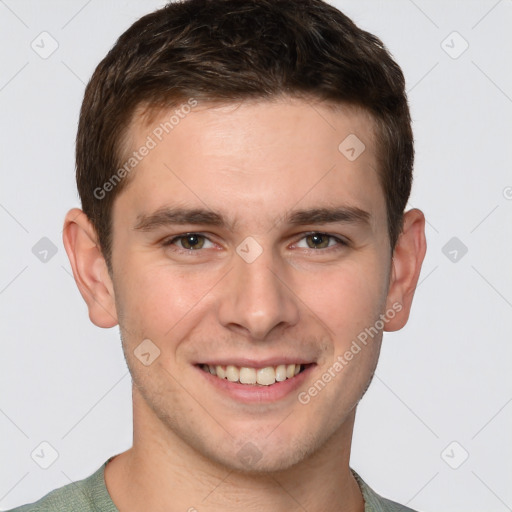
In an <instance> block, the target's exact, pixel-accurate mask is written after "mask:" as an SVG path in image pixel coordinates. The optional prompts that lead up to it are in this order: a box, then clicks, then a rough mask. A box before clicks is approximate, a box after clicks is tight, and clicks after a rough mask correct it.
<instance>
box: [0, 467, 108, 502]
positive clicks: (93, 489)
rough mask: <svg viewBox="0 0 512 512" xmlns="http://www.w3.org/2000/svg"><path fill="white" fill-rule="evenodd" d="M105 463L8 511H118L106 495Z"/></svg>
mask: <svg viewBox="0 0 512 512" xmlns="http://www.w3.org/2000/svg"><path fill="white" fill-rule="evenodd" d="M104 469H105V464H103V465H102V466H101V467H100V468H99V469H98V470H97V471H96V472H95V473H93V474H92V475H91V476H89V477H87V478H85V479H83V480H79V481H77V482H73V483H71V484H68V485H65V486H63V487H60V488H59V489H55V490H54V491H51V492H50V493H48V494H47V495H46V496H44V497H43V498H41V499H40V500H38V501H36V502H34V503H29V504H27V505H23V506H21V507H17V508H14V509H12V510H10V511H8V512H68V511H70V510H72V511H73V512H99V511H100V510H101V511H102V512H103V511H105V512H118V510H117V509H116V507H115V506H114V504H113V502H112V501H111V499H110V496H109V495H108V491H107V488H106V486H105V479H104Z"/></svg>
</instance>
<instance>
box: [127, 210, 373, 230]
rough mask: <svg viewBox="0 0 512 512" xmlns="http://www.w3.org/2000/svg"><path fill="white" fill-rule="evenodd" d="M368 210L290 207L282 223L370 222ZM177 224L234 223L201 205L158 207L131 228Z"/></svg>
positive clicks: (227, 226) (209, 224)
mask: <svg viewBox="0 0 512 512" xmlns="http://www.w3.org/2000/svg"><path fill="white" fill-rule="evenodd" d="M370 217H371V215H370V213H368V212H367V211H365V210H362V209H361V208H358V207H355V206H338V207H332V208H308V209H303V210H293V211H291V212H289V213H287V214H286V215H285V216H284V222H285V223H287V224H289V225H292V226H302V225H307V224H330V223H335V222H343V223H351V224H369V222H370ZM173 224H174V225H176V224H196V225H199V224H201V225H207V226H216V227H222V228H227V229H229V230H231V231H233V230H234V226H235V223H234V222H228V221H227V220H226V219H225V218H224V217H223V216H222V215H221V214H219V213H216V212H214V211H211V210H207V209H203V208H194V209H188V208H168V207H164V208H160V209H159V210H157V211H155V212H154V213H151V214H147V215H139V216H138V217H137V223H136V225H135V226H134V229H135V230H137V231H152V230H154V229H156V228H159V227H165V226H169V225H173Z"/></svg>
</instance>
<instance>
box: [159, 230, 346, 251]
mask: <svg viewBox="0 0 512 512" xmlns="http://www.w3.org/2000/svg"><path fill="white" fill-rule="evenodd" d="M191 235H196V236H200V237H203V238H205V239H206V240H208V241H209V242H211V243H214V242H212V241H211V240H210V239H209V238H208V236H206V235H204V234H202V233H196V232H194V231H191V232H189V233H183V234H182V235H177V236H174V237H172V238H169V239H167V240H164V241H163V242H162V246H164V247H170V246H173V245H175V244H174V242H176V241H178V240H182V239H184V238H186V237H188V236H191ZM312 235H320V236H326V237H328V238H329V239H330V240H335V241H336V242H337V243H336V245H334V246H328V247H325V248H319V249H313V248H304V249H305V250H306V251H308V252H309V251H310V252H315V253H318V252H327V251H329V252H330V251H331V250H339V249H340V248H343V247H347V246H348V245H349V243H348V241H346V240H343V239H342V238H339V237H337V236H334V235H330V234H329V233H324V232H323V231H310V232H308V233H304V234H303V235H302V237H301V238H300V239H299V240H298V241H297V242H295V244H297V243H298V242H300V241H302V240H304V239H305V238H307V237H308V236H312ZM173 250H175V251H177V252H181V253H186V254H192V253H200V252H202V250H201V249H196V250H194V249H184V248H181V247H177V248H176V249H173Z"/></svg>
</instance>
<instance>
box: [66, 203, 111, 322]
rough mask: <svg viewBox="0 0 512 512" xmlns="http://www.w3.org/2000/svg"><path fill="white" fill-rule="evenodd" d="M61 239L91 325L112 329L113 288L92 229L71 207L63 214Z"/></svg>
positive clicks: (78, 211) (84, 216)
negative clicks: (64, 215) (85, 304)
mask: <svg viewBox="0 0 512 512" xmlns="http://www.w3.org/2000/svg"><path fill="white" fill-rule="evenodd" d="M62 239H63V242H64V247H65V248H66V252H67V254H68V258H69V262H70V263H71V268H72V269H73V276H74V278H75V281H76V284H77V286H78V289H79V290H80V293H81V295H82V297H83V299H84V300H85V302H86V303H87V307H88V309H89V318H90V319H91V322H93V323H94V324H95V325H97V326H98V327H114V326H115V325H117V323H118V320H117V311H116V306H115V295H114V287H113V284H112V280H111V278H110V275H109V273H108V268H107V263H106V261H105V258H104V257H103V254H102V253H101V249H100V245H99V242H98V237H97V234H96V230H95V229H94V227H93V225H92V223H91V221H90V220H89V219H88V217H87V215H85V213H84V212H83V211H82V210H80V209H78V208H73V209H72V210H70V211H69V212H68V213H67V215H66V218H65V220H64V230H63V233H62Z"/></svg>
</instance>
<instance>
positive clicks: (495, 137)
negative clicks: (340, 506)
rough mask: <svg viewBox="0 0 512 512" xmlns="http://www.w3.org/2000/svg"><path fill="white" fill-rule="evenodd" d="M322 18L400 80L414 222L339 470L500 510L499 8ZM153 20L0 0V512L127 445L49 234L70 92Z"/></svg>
mask: <svg viewBox="0 0 512 512" xmlns="http://www.w3.org/2000/svg"><path fill="white" fill-rule="evenodd" d="M333 3H334V4H335V5H336V6H338V7H340V8H341V9H342V10H343V11H344V12H345V13H346V14H348V15H349V16H350V17H352V18H353V19H354V21H355V22H356V23H357V24H359V25H360V26H361V27H362V28H364V29H366V30H369V31H371V32H374V33H375V34H377V35H378V36H379V37H381V39H382V40H383V41H384V42H385V44H386V45H387V46H388V48H389V49H390V50H391V52H392V53H393V54H394V56H395V58H396V59H397V61H398V62H399V64H400V65H401V66H402V67H403V70H404V73H405V75H406V78H407V84H408V85H407V88H408V91H409V97H410V103H411V110H412V116H413V119H414V130H415V137H416V141H417V142H416V150H417V159H416V171H415V172H416V178H415V185H414V190H413V195H412V198H411V201H410V206H411V207H412V206H414V207H420V208H421V209H423V211H424V212H425V214H426V216H427V219H428V227H427V238H428V244H429V246H428V254H427V257H426V261H425V264H424V268H423V273H422V277H421V280H420V284H419V288H418V290H417V295H416V298H415V304H414V307H413V313H412V317H411V319H410V322H409V324H408V325H407V326H406V328H405V329H403V330H402V331H400V332H398V333H394V334H388V335H385V340H384V344H383V351H382V357H381V360H380V363H379V366H378V369H377V373H376V376H375V379H374V382H373V384H372V386H371V388H370V390H369V392H368V394H367V395H366V397H365V398H364V400H363V402H362V403H361V405H360V408H359V413H358V418H357V423H356V430H355V436H354V447H353V456H352V465H353V467H354V468H355V469H356V470H357V471H358V472H359V473H360V474H361V475H362V476H363V477H364V478H365V479H366V480H367V482H368V483H369V484H370V485H371V486H373V487H374V488H375V489H376V490H377V491H378V492H380V493H382V494H384V495H386V496H389V497H392V498H393V499H395V500H397V501H401V502H402V503H407V504H408V505H409V506H410V507H412V508H417V509H419V510H422V511H431V512H434V511H436V512H437V511H440V510H443V511H445V512H450V511H464V512H470V511H486V512H494V511H495V512H502V511H506V510H512V486H511V485H510V484H511V482H512V442H511V439H510V432H511V426H512V425H511V424H512V404H511V401H512V379H511V377H510V363H511V356H512V344H511V334H510V333H511V328H512V322H511V313H512V272H511V271H510V262H511V261H512V243H511V226H512V173H511V162H512V149H511V147H512V144H511V135H512V130H511V124H512V123H511V119H512V116H511V114H512V99H511V98H512V72H511V66H510V55H511V50H512V35H511V34H512V31H511V30H510V27H511V26H512V1H511V0H500V1H496V0H482V1H464V2H462V1H460V2H456V1H430V2H428V1H426V0H415V1H412V0H397V1H387V2H377V1H375V0H374V1H355V0H351V1H338V2H333ZM161 5H162V2H156V1H138V2H135V1H133V0H132V1H109V2H101V1H100V0H90V1H85V0H80V1H60V2H57V1H45V2H37V1H32V2H29V1H20V0H0V52H1V54H0V55H1V57H0V58H1V66H0V116H1V117H0V119H1V128H0V129H1V133H0V144H1V151H0V165H1V188H0V226H1V233H2V246H1V247H2V251H1V256H2V260H1V270H0V311H1V315H2V319H1V324H0V329H1V347H2V351H1V357H0V461H1V465H0V509H2V510H5V509H9V508H11V507H13V506H15V505H19V504H21V503H25V502H28V501H33V500H35V499H37V498H39V497H41V496H42V495H43V494H45V493H46V492H48V491H50V490H51V489H54V488H56V487H58V486H61V485H64V484H67V483H69V482H71V481H74V480H78V479H81V478H84V477H85V476H88V475H89V474H91V473H92V472H93V471H94V470H96V469H97V468H98V467H99V466H100V464H102V463H103V462H104V461H105V460H106V459H107V458H108V457H109V456H110V455H113V454H115V453H119V452H121V451H123V450H125V449H127V448H128V447H129V446H130V445H131V433H132V427H131V401H130V398H131V396H130V378H129V375H128V373H127V368H126V365H125V363H124V359H123V356H122V352H121V347H120V341H119V335H118V329H117V328H114V329H109V330H102V329H98V328H96V327H95V326H94V325H92V324H91V323H90V322H89V320H88V316H87V310H86V307H85V304H84V302H83V301H82V299H81V297H80V295H79V293H78V290H77V288H76V286H75V283H74V281H73V278H72V276H71V271H70V266H69V263H68V261H67V258H66V255H65V252H64V249H63V245H62V241H61V228H62V221H63V218H64V214H65V212H66V211H67V209H68V208H71V207H73V206H78V205H79V202H78V199H77V194H76V191H75V184H74V155H73V150H74V147H73V146H74V136H75V133H76V124H77V119H78V112H79V108H80V103H81V99H82V95H83V90H84V85H85V83H86V82H87V80H88V79H89V77H90V76H91V74H92V72H93V70H94V68H95V66H96V65H97V63H98V62H99V60H100V59H101V58H102V57H103V56H104V55H105V53H106V52H107V50H108V49H109V48H110V47H111V46H112V44H113V43H114V41H115V39H116V38H117V37H118V36H119V35H120V34H121V33H122V32H123V31H124V30H125V29H126V28H127V27H128V26H129V25H130V24H131V23H132V22H133V21H135V20H136V19H137V18H138V17H139V16H141V15H142V14H145V13H147V12H150V11H151V10H153V9H154V8H156V7H159V6H161ZM44 31H46V32H48V33H49V34H50V35H45V34H43V35H40V34H41V33H42V32H44ZM454 32H456V33H455V34H454ZM55 41H56V42H55ZM56 44H58V48H57V49H56V50H55V51H54V52H53V53H52V54H51V55H49V56H48V55H46V54H45V52H46V53H49V52H50V51H51V50H52V49H53V46H55V45H56ZM31 45H32V46H31ZM466 45H469V46H468V47H467V49H465V48H466ZM33 47H34V49H33ZM463 50H465V51H463ZM42 57H47V58H42ZM44 237H46V238H47V239H48V240H46V239H44V240H42V241H41V239H43V238H44ZM453 237H456V240H452V241H451V242H449V241H450V240H451V239H452V238H453ZM446 244H448V245H446ZM34 247H35V248H34ZM464 247H466V248H467V253H466V254H464V250H465V249H464ZM45 251H47V252H45ZM52 251H53V252H55V251H56V253H55V254H53V252H52ZM454 251H455V252H454ZM42 442H46V443H49V444H50V445H51V447H53V448H51V447H49V446H48V445H46V444H43V445H41V443H42ZM53 450H55V452H56V453H54V452H53ZM31 454H32V456H31ZM56 454H58V458H57V459H56V460H55V461H54V462H53V459H54V458H55V455H56ZM466 456H467V460H464V459H465V457H466ZM51 462H53V463H52V464H51V465H50V466H49V467H48V469H43V468H42V467H41V466H45V465H48V464H50V463H51Z"/></svg>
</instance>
